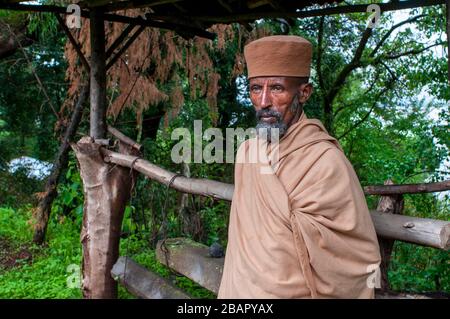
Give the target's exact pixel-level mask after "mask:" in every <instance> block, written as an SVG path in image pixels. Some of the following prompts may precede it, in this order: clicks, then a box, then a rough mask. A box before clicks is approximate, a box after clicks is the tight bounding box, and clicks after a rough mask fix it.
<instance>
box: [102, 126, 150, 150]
mask: <svg viewBox="0 0 450 319" xmlns="http://www.w3.org/2000/svg"><path fill="white" fill-rule="evenodd" d="M108 132H109V133H110V134H111V135H112V136H114V137H115V138H117V139H118V140H119V141H121V142H122V143H124V144H126V145H128V146H131V147H132V148H134V149H135V150H137V151H139V152H140V151H142V145H141V144H138V143H136V142H135V141H134V140H132V139H131V138H129V137H128V136H126V135H125V134H123V133H122V132H120V131H119V130H118V129H116V128H114V127H112V126H109V125H108Z"/></svg>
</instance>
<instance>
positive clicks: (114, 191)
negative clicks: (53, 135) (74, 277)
mask: <svg viewBox="0 0 450 319" xmlns="http://www.w3.org/2000/svg"><path fill="white" fill-rule="evenodd" d="M72 148H73V149H74V151H75V155H76V156H77V159H78V162H79V164H80V165H79V167H80V175H81V178H82V180H83V191H84V214H83V225H82V230H81V244H82V248H83V262H82V265H83V267H82V272H83V274H82V275H83V284H82V292H83V297H84V298H86V299H105V298H106V299H115V298H117V282H115V281H114V279H113V278H112V277H111V269H112V267H113V265H114V263H115V262H116V261H117V259H118V258H119V240H120V230H121V225H122V218H123V214H124V210H125V206H126V204H127V202H128V200H129V198H130V195H131V189H132V187H133V183H134V181H135V178H136V174H135V172H130V170H129V169H127V168H124V167H120V166H117V165H109V164H107V163H105V162H104V161H103V156H102V153H101V151H100V149H101V148H102V146H101V145H100V144H97V143H93V141H92V138H90V137H88V136H86V137H83V138H82V139H81V140H80V141H79V142H78V143H77V144H72ZM119 152H124V153H128V154H132V155H133V156H135V155H138V154H139V153H138V151H137V150H136V149H134V148H132V147H130V146H129V145H126V144H124V143H121V142H120V143H119Z"/></svg>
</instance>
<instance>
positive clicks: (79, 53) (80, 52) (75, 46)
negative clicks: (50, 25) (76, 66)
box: [55, 13, 91, 74]
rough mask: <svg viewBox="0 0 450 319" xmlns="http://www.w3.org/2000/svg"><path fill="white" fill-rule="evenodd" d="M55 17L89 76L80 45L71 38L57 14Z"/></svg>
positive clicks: (87, 65)
mask: <svg viewBox="0 0 450 319" xmlns="http://www.w3.org/2000/svg"><path fill="white" fill-rule="evenodd" d="M55 16H56V19H57V20H58V23H59V25H60V26H61V28H62V29H63V30H64V32H65V33H66V35H67V38H69V41H70V43H71V44H72V46H73V47H74V49H75V51H76V52H77V54H78V57H79V58H80V60H81V64H82V65H83V66H84V68H85V69H86V72H87V73H88V74H89V73H90V72H91V67H90V66H89V62H88V61H87V60H86V57H85V56H84V54H83V52H82V51H81V46H80V44H79V43H78V42H77V40H75V38H74V37H73V35H72V33H71V32H70V30H69V28H68V27H67V25H66V23H65V22H64V20H63V19H62V18H61V16H60V15H59V14H58V13H55Z"/></svg>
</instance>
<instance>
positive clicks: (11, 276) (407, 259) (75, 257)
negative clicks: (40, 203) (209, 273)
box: [0, 207, 450, 299]
mask: <svg viewBox="0 0 450 319" xmlns="http://www.w3.org/2000/svg"><path fill="white" fill-rule="evenodd" d="M31 220H32V216H31V209H30V208H29V207H28V208H24V209H12V208H0V298H8V299H14V298H25V299H26V298H36V299H41V298H57V299H60V298H64V299H66V298H81V297H82V295H81V291H80V289H79V287H77V284H79V280H78V279H79V276H77V275H79V269H80V265H81V244H80V239H79V234H80V229H79V227H80V226H79V222H78V223H77V222H73V221H72V220H71V219H69V218H66V219H61V218H59V219H58V218H52V219H51V222H50V224H49V228H48V233H47V245H45V246H42V247H41V246H36V245H33V244H31V239H32V225H31V223H30V221H31ZM141 235H142V234H141ZM141 235H132V236H129V237H128V238H126V239H122V240H121V244H120V251H121V255H127V256H130V257H131V258H132V259H133V260H135V261H136V262H137V263H139V264H141V265H143V266H144V267H146V268H147V269H150V270H152V271H154V272H156V273H158V274H159V275H161V276H162V277H165V278H168V279H169V280H170V281H172V283H173V284H175V285H176V286H177V287H179V288H181V289H183V290H184V291H186V292H187V293H188V294H190V295H191V296H192V297H194V298H215V295H214V294H213V293H211V292H210V291H208V290H206V289H204V288H202V287H200V286H199V285H197V284H196V283H194V282H193V281H191V280H189V279H188V278H185V277H183V276H176V275H174V274H172V273H171V272H170V270H169V269H168V268H167V267H165V266H164V265H162V264H160V263H159V262H158V261H157V259H156V256H155V251H154V250H152V249H150V245H149V244H148V241H147V240H146V238H145V236H142V237H141ZM23 249H25V250H26V251H29V252H30V253H31V255H32V256H33V257H32V262H30V261H29V260H25V259H24V260H21V259H20V258H19V259H18V260H16V263H15V265H14V267H12V268H11V267H9V268H5V267H3V268H2V267H1V264H2V263H1V261H2V260H5V256H6V257H7V255H11V254H15V253H17V252H19V251H21V250H23ZM6 250H7V251H6ZM449 265H450V254H448V252H445V251H439V250H437V249H433V248H426V247H420V246H417V245H412V244H406V243H401V242H397V243H396V245H395V249H394V253H393V256H392V261H391V267H390V271H389V280H390V283H391V285H392V288H393V289H394V290H397V291H409V292H419V293H420V292H424V291H428V292H430V291H441V292H445V293H449V292H450V267H449ZM119 298H122V299H130V298H134V297H133V296H132V295H130V294H129V293H128V292H127V291H126V290H125V289H124V288H123V287H122V286H120V285H119Z"/></svg>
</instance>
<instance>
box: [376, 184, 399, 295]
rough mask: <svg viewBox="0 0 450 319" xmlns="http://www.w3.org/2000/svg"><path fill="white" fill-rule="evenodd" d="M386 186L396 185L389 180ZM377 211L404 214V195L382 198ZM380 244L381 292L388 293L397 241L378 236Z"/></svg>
mask: <svg viewBox="0 0 450 319" xmlns="http://www.w3.org/2000/svg"><path fill="white" fill-rule="evenodd" d="M384 184H385V185H392V184H394V183H393V182H392V180H390V179H389V180H387V181H386V182H385V183H384ZM377 211H379V212H382V213H385V214H402V211H403V195H402V194H395V195H389V196H381V198H380V201H379V202H378V206H377ZM378 242H379V244H380V253H381V265H380V271H381V291H383V292H384V291H388V290H389V289H390V285H389V279H388V268H389V263H390V261H391V254H392V248H393V246H394V242H395V240H393V239H387V238H381V237H380V236H378Z"/></svg>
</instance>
